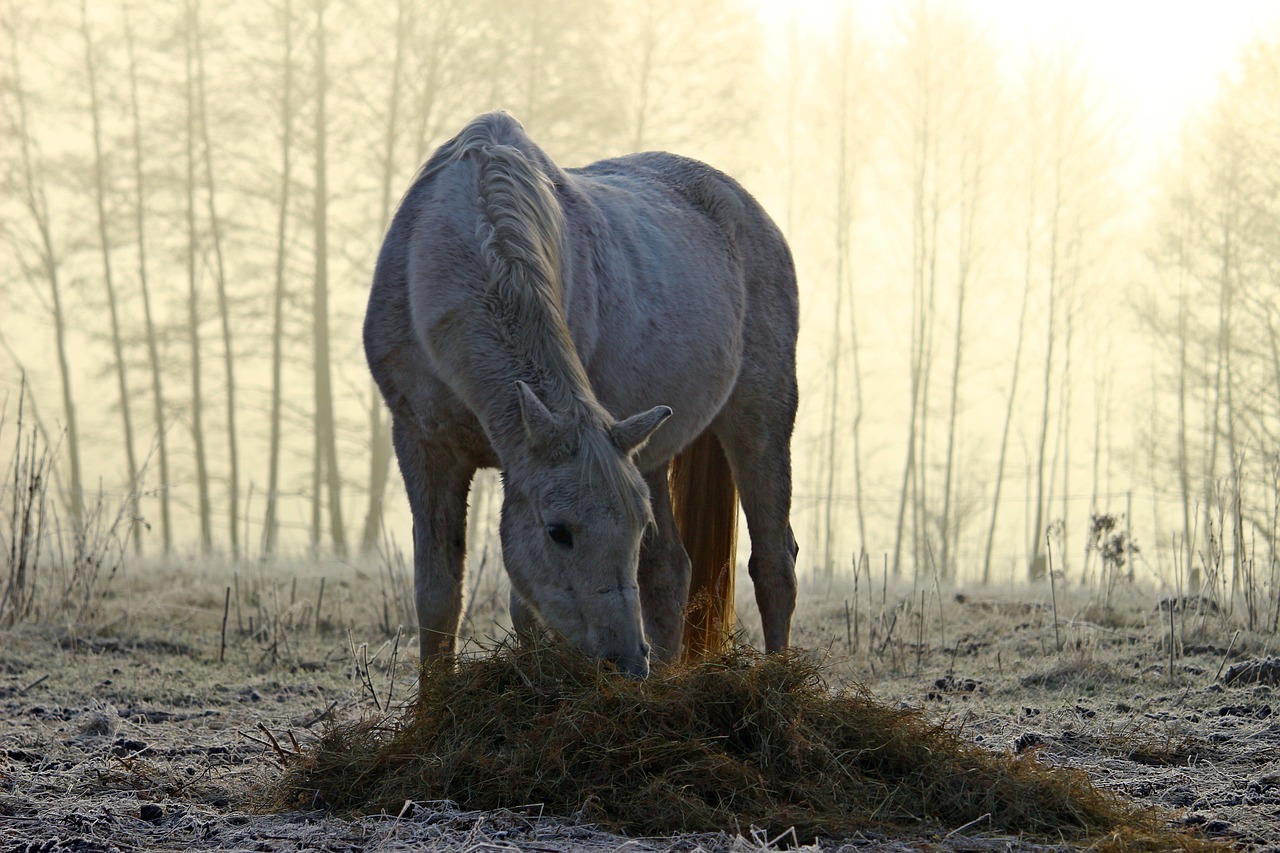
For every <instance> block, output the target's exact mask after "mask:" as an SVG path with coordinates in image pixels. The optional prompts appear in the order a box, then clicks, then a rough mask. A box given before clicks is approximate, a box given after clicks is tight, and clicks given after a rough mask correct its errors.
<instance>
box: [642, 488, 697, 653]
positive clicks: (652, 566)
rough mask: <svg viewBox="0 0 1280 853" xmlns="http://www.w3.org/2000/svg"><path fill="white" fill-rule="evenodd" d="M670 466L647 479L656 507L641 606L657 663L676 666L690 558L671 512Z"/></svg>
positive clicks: (646, 540) (644, 564)
mask: <svg viewBox="0 0 1280 853" xmlns="http://www.w3.org/2000/svg"><path fill="white" fill-rule="evenodd" d="M669 469H670V463H668V464H667V465H663V466H662V468H661V469H659V470H657V471H651V472H649V473H648V474H646V475H645V478H644V479H645V482H646V483H648V484H649V496H650V501H651V502H652V505H653V527H651V528H649V529H648V530H646V531H645V534H644V541H643V542H642V543H641V544H640V572H639V580H640V605H641V608H642V609H643V611H644V633H645V638H646V639H647V640H648V641H649V645H650V646H652V648H653V657H654V660H656V661H660V662H662V663H672V662H674V661H676V660H679V658H680V638H681V636H683V634H684V608H685V605H686V604H688V603H689V575H690V568H689V555H688V554H686V553H685V550H684V544H683V543H682V542H681V541H680V531H679V530H678V529H677V528H676V519H675V515H673V514H672V511H671V490H670V487H669V486H668V484H667V472H668V470H669Z"/></svg>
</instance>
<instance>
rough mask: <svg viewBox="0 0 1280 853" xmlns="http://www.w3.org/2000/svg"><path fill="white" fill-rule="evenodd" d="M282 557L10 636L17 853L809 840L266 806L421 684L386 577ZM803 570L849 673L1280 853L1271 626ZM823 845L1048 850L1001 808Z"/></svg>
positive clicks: (536, 815)
mask: <svg viewBox="0 0 1280 853" xmlns="http://www.w3.org/2000/svg"><path fill="white" fill-rule="evenodd" d="M272 571H274V570H270V569H263V570H259V569H254V571H253V576H252V579H251V580H250V579H248V578H247V577H245V576H242V575H240V574H239V573H233V572H232V570H230V569H228V570H226V572H225V573H224V575H218V574H217V573H216V572H212V573H211V572H209V571H207V570H202V571H201V572H200V573H199V578H198V579H194V580H193V579H192V578H190V577H188V578H181V577H177V576H176V575H175V572H174V571H172V570H165V569H160V568H153V569H134V570H133V571H132V574H131V575H130V576H129V577H127V578H124V579H122V580H121V581H119V582H118V583H117V585H116V586H115V587H114V588H113V589H112V593H111V595H110V596H109V597H108V598H107V599H106V600H104V601H103V602H102V604H101V606H100V608H99V614H98V616H96V617H95V618H94V619H93V622H92V625H91V626H88V627H86V626H85V625H81V626H80V627H79V628H78V629H77V630H75V631H72V630H70V629H69V628H66V627H59V626H56V625H53V624H50V623H49V622H48V621H46V622H45V623H43V624H38V625H34V626H25V627H21V628H17V629H11V630H8V631H5V632H0V853H9V851H28V850H30V851H36V850H39V851H55V850H67V851H71V850H78V851H108V850H113V849H114V850H120V851H127V850H260V851H269V850H301V849H307V850H331V851H339V850H341V851H359V850H410V849H414V850H420V849H433V850H436V849H438V850H494V849H522V850H531V851H559V850H566V851H567V850H588V851H592V850H594V851H605V850H618V849H627V850H694V849H699V848H701V849H707V850H744V851H746V850H761V849H771V848H782V847H786V846H788V844H787V839H786V838H781V839H769V838H764V837H762V836H760V835H759V834H755V833H752V831H751V829H750V827H748V826H744V827H724V828H723V830H724V831H723V832H722V833H721V834H717V835H707V836H696V837H682V838H664V839H626V838H622V837H619V836H616V835H611V834H609V833H605V832H601V831H598V830H595V829H593V828H591V827H584V826H581V825H578V824H576V823H575V822H574V821H573V820H572V816H567V817H566V816H550V815H545V814H542V813H541V811H540V810H539V808H538V805H537V804H536V803H531V804H528V805H527V806H526V807H524V808H520V809H515V810H513V811H512V812H509V813H480V812H475V811H469V810H467V808H466V804H465V803H463V804H449V803H425V802H424V803H406V805H405V808H404V809H403V811H402V812H401V813H400V814H396V815H382V816H373V817H359V818H349V817H346V816H340V815H329V814H326V813H323V812H319V811H294V812H286V813H275V812H271V811H269V810H266V809H265V808H264V806H263V803H264V801H265V798H266V794H265V792H267V791H269V789H270V785H271V782H272V780H273V779H274V778H275V777H276V775H277V774H278V772H279V766H280V764H279V762H280V760H282V758H283V760H288V759H287V756H288V754H289V753H291V752H293V751H295V750H296V749H298V748H302V749H306V747H307V745H308V743H309V742H311V741H312V740H313V739H314V738H315V737H316V736H317V734H318V732H319V731H320V730H321V729H322V727H323V725H324V721H325V720H327V719H333V718H339V719H350V718H352V717H354V716H358V715H361V714H367V713H370V712H372V711H374V710H375V704H377V705H386V704H387V702H388V699H389V700H390V702H391V703H397V702H400V701H402V700H403V699H404V698H406V697H408V696H409V695H411V693H412V689H413V677H414V666H413V661H414V658H415V649H414V648H413V645H412V643H411V642H409V641H408V640H407V639H405V638H403V637H402V639H401V640H400V642H399V643H398V644H397V642H396V640H395V638H394V632H393V631H388V630H387V626H389V625H395V624H396V623H397V622H398V621H400V620H401V618H402V616H403V612H401V614H400V615H397V613H396V610H397V606H398V602H396V601H394V600H391V599H390V598H389V594H388V590H389V587H388V585H387V584H385V583H382V582H380V581H378V580H376V579H374V578H373V576H367V577H365V576H359V575H353V579H352V580H350V581H349V582H341V581H338V580H336V579H335V578H336V576H337V575H338V574H340V573H341V572H342V571H344V570H343V569H342V568H341V567H337V568H333V569H332V570H331V571H330V572H329V574H330V580H329V589H328V590H327V591H326V592H325V593H324V594H323V595H317V593H318V584H317V583H316V580H317V578H316V577H303V578H302V579H301V580H297V579H295V578H294V577H293V576H291V575H290V574H289V570H285V569H280V570H279V574H278V576H277V575H273V574H270V572H272ZM345 571H347V572H348V573H352V572H354V570H352V569H350V568H347V569H345ZM294 574H297V573H296V571H295V572H294ZM743 576H744V578H745V572H744V573H743ZM743 584H744V585H746V586H747V587H748V588H746V589H741V590H740V594H741V596H742V598H741V601H740V610H741V611H742V612H743V613H744V617H743V631H744V635H745V637H746V638H747V639H751V638H752V636H753V634H754V628H753V624H752V619H751V615H750V613H749V610H747V608H748V607H749V604H748V602H749V601H750V589H749V582H748V581H746V580H745V579H744V581H743ZM226 587H232V588H233V589H235V590H236V592H235V593H234V595H232V596H228V595H227V593H226V592H225V588H226ZM807 587H808V588H807V589H806V590H805V592H804V594H803V602H802V607H801V610H800V613H799V614H798V617H797V623H796V632H795V634H796V636H795V639H796V642H797V644H799V645H802V646H804V647H807V648H811V649H814V650H815V654H820V655H822V656H824V657H826V658H827V660H828V663H829V667H830V672H831V681H832V683H833V684H838V683H839V682H840V681H842V680H844V679H853V678H856V679H859V680H861V681H863V682H864V683H866V684H867V685H868V686H869V687H871V689H872V690H873V691H874V692H875V693H876V694H877V695H878V696H879V697H881V698H882V699H884V700H885V701H888V702H894V703H899V702H901V703H907V704H909V705H911V706H917V707H923V708H924V709H925V710H926V712H927V713H928V714H930V715H931V716H932V717H934V718H936V719H938V720H945V721H948V722H949V723H950V724H951V725H953V726H960V727H962V728H963V731H964V732H966V733H968V735H969V736H971V737H972V738H973V739H974V740H975V741H978V742H980V743H982V744H984V745H986V746H988V747H989V748H991V749H993V750H1036V751H1037V753H1038V755H1039V756H1040V758H1041V760H1043V761H1046V762H1050V763H1052V764H1055V765H1060V766H1068V767H1075V768H1081V769H1084V770H1086V771H1087V772H1088V773H1089V774H1090V775H1091V776H1092V777H1093V778H1094V779H1095V781H1096V782H1097V783H1098V784H1099V785H1102V786H1104V787H1107V788H1111V789H1115V790H1117V791H1120V792H1122V793H1123V794H1124V795H1126V796H1128V797H1131V798H1134V799H1136V800H1139V801H1141V802H1144V803H1149V804H1152V805H1157V806H1160V807H1163V808H1167V809H1169V810H1170V815H1171V820H1173V821H1174V822H1181V823H1185V824H1190V825H1195V826H1198V827H1199V828H1200V829H1201V830H1202V831H1203V832H1204V833H1205V834H1207V835H1209V836H1211V837H1217V838H1221V839H1222V840H1226V841H1231V842H1234V843H1237V844H1240V845H1242V846H1246V847H1252V848H1255V849H1280V694H1278V693H1277V690H1278V689H1280V659H1277V658H1274V657H1269V656H1274V655H1277V654H1278V653H1280V640H1278V638H1277V637H1276V635H1275V634H1274V633H1270V632H1268V631H1267V630H1266V626H1262V627H1261V628H1260V629H1259V630H1252V631H1251V630H1249V629H1248V628H1247V626H1246V625H1244V623H1243V621H1242V618H1241V616H1240V615H1239V614H1237V615H1235V616H1228V615H1227V614H1226V613H1224V612H1222V611H1221V610H1219V609H1218V608H1217V606H1216V605H1215V604H1214V603H1213V602H1205V601H1203V600H1201V599H1191V600H1185V599H1184V600H1179V601H1176V602H1173V605H1174V606H1173V608H1172V614H1171V612H1170V609H1169V604H1170V603H1169V602H1167V601H1166V602H1165V606H1164V607H1163V608H1162V606H1161V598H1160V596H1159V595H1158V594H1156V593H1151V592H1139V591H1128V592H1126V593H1123V594H1121V595H1118V597H1117V601H1116V603H1115V604H1114V605H1113V606H1112V607H1111V608H1109V609H1108V608H1103V607H1101V606H1100V604H1099V602H1098V601H1097V600H1096V596H1094V595H1092V594H1089V593H1085V592H1075V593H1062V592H1061V591H1060V593H1059V596H1058V601H1057V619H1056V622H1057V626H1056V631H1055V619H1054V615H1053V607H1052V605H1051V601H1050V598H1049V594H1048V590H1047V589H1046V590H1039V589H1005V590H999V591H994V590H983V589H980V588H973V589H965V590H957V589H950V590H946V589H944V590H943V591H942V593H941V594H940V595H939V594H938V593H937V592H936V590H937V589H938V587H937V586H933V589H934V590H935V592H930V591H928V590H926V591H925V593H924V595H923V605H922V603H921V602H922V598H921V593H920V591H919V590H918V589H914V590H913V589H912V588H911V587H910V586H909V585H904V586H897V587H895V585H894V584H892V583H890V584H889V585H888V588H887V593H886V592H884V591H883V588H877V589H875V590H873V591H872V592H871V594H870V595H868V594H867V590H866V588H865V585H864V587H863V588H862V589H861V590H859V591H857V593H856V597H857V603H856V604H855V603H854V598H855V591H854V589H853V587H852V584H851V582H848V581H847V580H839V579H838V580H837V581H835V582H833V583H831V584H826V583H814V582H810V583H809V584H807ZM502 599H503V595H502V591H501V589H499V588H494V589H492V590H489V589H487V588H486V589H484V590H482V591H481V593H480V594H479V595H477V596H476V597H475V601H476V607H475V609H474V611H473V612H472V617H473V618H472V625H473V630H474V631H475V632H476V633H477V634H480V635H484V634H490V633H493V632H494V630H495V628H494V618H495V616H496V617H497V618H498V620H499V621H500V620H501V607H500V605H499V604H498V603H499V602H501V601H502ZM224 604H225V610H224ZM922 612H923V613H924V617H923V618H921V614H922ZM224 613H225V614H226V619H227V628H226V633H225V646H224V633H223V628H222V625H223V618H224ZM317 614H319V617H320V618H319V619H317V618H316V617H317ZM1171 640H1172V644H1173V645H1172V657H1171V654H1170V652H1171V649H1170V643H1171ZM219 657H221V658H222V660H221V661H220V660H219ZM821 847H822V849H824V850H834V849H840V848H842V847H844V848H846V849H866V848H876V849H919V848H921V847H926V848H934V849H984V850H986V849H989V850H997V849H1011V848H1012V849H1040V848H1039V847H1038V846H1037V845H1036V844H1033V843H1032V842H1030V841H1028V840H1019V839H1011V838H1008V837H1004V836H999V835H995V834H989V833H987V832H986V831H985V828H984V826H983V825H982V822H981V821H978V822H975V823H974V824H972V825H969V826H964V827H922V828H921V831H920V833H919V834H918V835H917V836H916V837H914V838H907V839H903V838H896V839H890V838H885V837H877V836H866V837H861V838H857V839H833V840H831V841H828V842H822V844H821Z"/></svg>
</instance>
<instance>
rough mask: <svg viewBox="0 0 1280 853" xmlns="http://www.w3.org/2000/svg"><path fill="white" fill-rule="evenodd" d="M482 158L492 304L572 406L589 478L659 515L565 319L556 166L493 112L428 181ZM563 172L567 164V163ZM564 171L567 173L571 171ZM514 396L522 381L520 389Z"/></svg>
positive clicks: (481, 229) (528, 359)
mask: <svg viewBox="0 0 1280 853" xmlns="http://www.w3.org/2000/svg"><path fill="white" fill-rule="evenodd" d="M468 159H469V160H472V161H473V162H474V164H475V168H476V184H477V189H478V192H479V196H478V207H479V210H478V213H479V215H478V216H477V218H476V239H477V241H478V244H479V251H480V255H481V257H482V259H483V260H484V266H485V269H486V270H487V271H488V273H489V282H488V283H489V288H488V290H487V291H486V293H485V297H484V300H483V303H482V307H483V310H485V311H486V312H488V313H489V314H490V315H491V316H493V317H494V319H495V320H496V321H497V322H496V323H495V324H494V325H495V327H496V331H497V333H498V334H499V335H500V336H501V338H502V340H503V342H504V343H505V344H507V345H508V346H509V347H510V348H511V351H512V352H514V353H516V354H517V357H518V359H519V362H520V367H519V370H520V372H521V374H522V375H521V376H519V377H518V378H520V379H522V380H524V381H525V382H526V383H528V384H529V386H530V387H532V388H533V389H534V390H535V391H536V392H537V393H538V395H539V397H540V398H541V399H542V402H543V403H544V404H545V405H547V406H548V408H550V409H551V410H552V411H553V412H556V413H558V414H566V413H567V414H568V415H569V418H570V424H569V428H570V430H571V432H570V434H569V436H567V438H568V440H569V441H570V442H571V443H572V444H573V447H572V448H571V449H573V450H575V451H576V453H575V458H576V461H577V464H578V465H579V466H580V468H581V470H582V477H583V481H584V482H585V481H588V480H590V479H592V478H593V477H596V476H600V477H602V478H603V479H604V480H605V482H606V483H607V485H608V486H609V487H610V488H611V490H612V491H614V493H616V494H618V495H620V496H623V497H624V502H623V503H624V506H625V508H626V512H627V514H628V516H630V517H631V520H637V519H638V520H640V521H641V522H648V521H650V520H651V518H652V510H651V508H650V506H649V502H648V501H647V500H644V499H643V495H644V494H645V486H644V483H643V481H639V480H638V475H637V474H636V472H635V471H634V469H633V468H631V467H630V466H624V465H620V464H618V463H619V457H618V453H619V451H618V448H617V447H615V446H614V444H613V442H612V439H611V438H610V435H609V432H608V430H607V428H606V426H607V425H608V424H610V423H612V418H611V417H610V416H609V414H608V413H607V412H606V411H605V410H604V408H603V407H602V406H601V405H600V403H599V402H598V401H597V400H596V398H595V394H594V393H593V392H592V390H591V384H590V380H588V378H587V374H586V371H585V369H584V368H583V366H582V362H581V361H580V360H579V359H578V355H577V350H576V348H575V347H574V343H573V339H572V337H571V336H570V334H569V327H568V325H567V323H566V322H565V318H564V310H565V309H564V282H563V277H562V276H563V266H562V259H563V256H564V253H565V250H566V249H565V246H566V242H565V218H564V211H563V208H562V207H561V205H560V201H559V199H558V198H557V196H556V187H555V184H554V182H553V181H552V179H551V177H550V176H548V174H547V169H549V168H550V169H556V167H555V166H553V165H551V161H550V160H549V159H548V158H547V157H546V156H545V155H543V154H542V152H541V150H540V149H539V148H538V147H537V146H536V145H534V143H533V142H532V141H531V140H530V139H529V138H528V136H526V135H525V133H524V129H523V128H522V127H521V126H520V124H519V122H517V121H516V120H515V119H514V118H512V117H511V116H510V115H508V114H506V113H502V112H495V113H487V114H485V115H482V116H479V117H478V118H476V119H475V120H473V121H472V122H470V123H469V124H468V125H467V126H466V127H465V128H463V129H462V131H461V132H460V133H459V134H458V135H457V136H455V137H454V138H453V139H451V140H450V141H449V142H447V143H445V145H444V146H442V147H441V148H440V150H439V151H437V152H436V154H435V155H434V156H433V157H432V158H431V159H430V160H429V161H428V162H427V164H426V165H425V166H424V167H423V169H422V171H421V172H420V173H419V176H418V179H417V180H416V181H415V184H416V183H419V182H421V181H425V180H428V179H430V178H431V177H432V176H433V175H435V174H436V173H438V172H439V171H441V170H442V169H444V168H445V167H446V166H448V165H450V164H454V163H459V162H461V161H464V160H468ZM557 171H558V170H557ZM559 177H561V178H562V179H565V180H567V178H566V176H564V175H563V173H560V174H559ZM512 393H513V395H514V389H512Z"/></svg>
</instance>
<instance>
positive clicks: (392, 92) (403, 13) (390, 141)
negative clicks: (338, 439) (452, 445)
mask: <svg viewBox="0 0 1280 853" xmlns="http://www.w3.org/2000/svg"><path fill="white" fill-rule="evenodd" d="M408 16H409V3H408V0H398V2H397V3H396V32H395V45H396V47H395V51H394V53H393V55H392V61H391V80H390V83H389V85H388V92H387V112H386V127H385V133H384V134H383V147H382V164H381V166H382V170H381V171H382V187H381V192H380V205H379V209H380V210H381V212H382V219H381V222H380V224H379V227H378V232H379V233H382V232H383V231H385V230H386V228H387V222H388V221H389V220H390V218H391V205H392V203H393V202H392V199H393V196H392V187H393V186H394V184H395V179H396V147H397V143H398V141H399V137H400V100H401V93H400V90H401V88H402V82H401V78H402V77H403V74H404V67H405V61H406V56H405V54H406V51H405V46H406V44H407V43H408V38H409V33H410V21H409V20H408ZM382 405H383V404H382V395H381V393H379V391H378V387H377V385H376V384H374V383H373V382H372V381H370V383H369V444H370V452H369V509H368V512H366V513H365V517H364V533H363V534H362V535H361V537H360V551H361V553H364V554H368V553H370V552H372V551H373V549H374V548H375V546H376V545H377V543H378V533H379V531H380V530H381V529H382V497H383V494H384V493H385V492H386V490H387V473H388V471H389V470H390V467H391V430H390V426H389V425H388V424H386V423H385V422H384V421H383V419H382Z"/></svg>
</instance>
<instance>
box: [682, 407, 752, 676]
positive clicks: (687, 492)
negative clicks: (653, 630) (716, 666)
mask: <svg viewBox="0 0 1280 853" xmlns="http://www.w3.org/2000/svg"><path fill="white" fill-rule="evenodd" d="M671 503H672V509H673V510H674V512H675V517H676V526H677V527H678V528H679V530H680V539H681V540H682V541H683V542H684V548H685V551H686V552H688V554H689V561H690V563H691V564H692V570H693V571H692V575H691V578H690V582H689V607H688V609H687V611H686V616H685V625H684V655H685V658H686V659H687V660H688V659H696V658H698V657H701V656H703V655H706V654H708V653H714V652H717V651H722V650H723V649H725V648H726V647H727V646H728V644H729V640H730V638H731V636H732V633H733V623H734V615H733V595H734V593H733V576H734V563H735V553H736V550H737V533H738V491H737V489H736V488H735V487H734V484H733V476H732V473H731V472H730V470H729V461H728V460H727V459H725V455H724V450H723V449H722V448H721V447H720V441H719V439H717V438H716V437H715V435H714V434H712V432H711V430H710V429H708V430H705V431H704V432H703V433H702V435H700V436H698V437H697V438H696V439H694V441H693V443H692V444H690V445H689V446H688V447H686V448H685V449H684V451H682V452H681V453H680V454H679V455H678V456H676V458H675V459H674V460H673V462H672V465H671Z"/></svg>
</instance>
